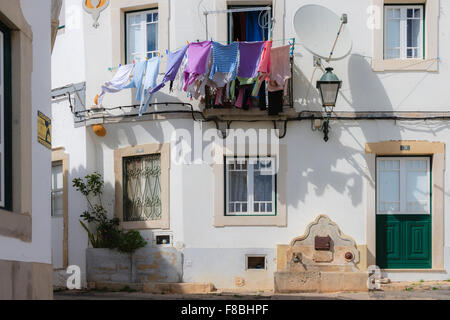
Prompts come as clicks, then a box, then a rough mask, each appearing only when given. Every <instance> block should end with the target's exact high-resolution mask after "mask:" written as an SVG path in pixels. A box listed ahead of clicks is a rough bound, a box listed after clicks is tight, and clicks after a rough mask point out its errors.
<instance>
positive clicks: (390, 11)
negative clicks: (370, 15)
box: [384, 5, 424, 59]
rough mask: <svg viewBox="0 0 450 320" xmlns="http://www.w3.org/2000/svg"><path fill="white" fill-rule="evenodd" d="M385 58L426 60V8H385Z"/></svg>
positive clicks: (409, 6) (404, 6) (405, 6)
mask: <svg viewBox="0 0 450 320" xmlns="http://www.w3.org/2000/svg"><path fill="white" fill-rule="evenodd" d="M384 58H385V59H421V58H424V6H423V5H385V6H384Z"/></svg>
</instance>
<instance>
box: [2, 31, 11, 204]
mask: <svg viewBox="0 0 450 320" xmlns="http://www.w3.org/2000/svg"><path fill="white" fill-rule="evenodd" d="M9 41H10V34H9V30H8V29H7V28H6V27H5V26H3V24H1V23H0V207H1V208H4V209H7V210H11V185H12V184H11V178H12V177H11V151H12V150H11V125H12V122H11V109H10V108H11V106H10V104H11V102H10V99H11V85H10V68H11V63H10V59H11V54H10V43H9Z"/></svg>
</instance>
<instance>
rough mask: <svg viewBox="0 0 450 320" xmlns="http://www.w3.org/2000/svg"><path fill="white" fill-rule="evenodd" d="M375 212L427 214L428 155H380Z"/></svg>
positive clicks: (428, 200) (429, 195) (428, 209)
mask: <svg viewBox="0 0 450 320" xmlns="http://www.w3.org/2000/svg"><path fill="white" fill-rule="evenodd" d="M377 167H378V174H377V178H378V183H377V185H378V190H377V195H378V197H377V198H378V199H377V208H378V210H377V211H378V212H377V213H378V214H430V212H431V209H430V200H431V191H430V184H431V183H430V158H428V157H403V158H390V157H389V158H387V157H380V158H378V161H377Z"/></svg>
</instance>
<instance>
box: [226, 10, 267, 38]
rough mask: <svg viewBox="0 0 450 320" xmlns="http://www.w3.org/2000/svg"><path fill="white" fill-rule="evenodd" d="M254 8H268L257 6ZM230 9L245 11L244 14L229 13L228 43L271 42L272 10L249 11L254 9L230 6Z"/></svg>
mask: <svg viewBox="0 0 450 320" xmlns="http://www.w3.org/2000/svg"><path fill="white" fill-rule="evenodd" d="M253 7H254V8H257V7H267V6H264V5H259V6H258V5H257V6H253ZM228 9H230V10H232V9H235V10H236V9H237V10H239V9H241V10H243V11H242V12H230V13H228V41H230V42H231V41H237V40H239V41H264V40H269V22H270V21H271V16H272V10H254V11H247V9H252V6H229V7H228ZM244 10H245V11H244Z"/></svg>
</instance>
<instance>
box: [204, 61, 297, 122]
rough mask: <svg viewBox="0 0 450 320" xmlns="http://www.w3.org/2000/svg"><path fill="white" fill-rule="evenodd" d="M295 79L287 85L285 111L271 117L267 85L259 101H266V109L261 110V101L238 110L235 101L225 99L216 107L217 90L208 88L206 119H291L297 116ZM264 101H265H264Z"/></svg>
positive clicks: (205, 102) (205, 109)
mask: <svg viewBox="0 0 450 320" xmlns="http://www.w3.org/2000/svg"><path fill="white" fill-rule="evenodd" d="M293 62H294V61H293V57H291V58H290V67H291V75H292V74H293ZM293 87H294V85H293V79H292V76H291V78H290V79H289V80H288V83H287V94H286V95H283V110H282V111H281V112H280V113H279V114H278V115H269V112H268V108H269V99H268V91H267V86H266V85H265V83H264V84H263V85H262V89H261V90H260V97H259V99H264V100H265V103H264V104H265V105H266V109H265V110H261V109H260V108H259V106H258V105H256V103H259V101H254V102H256V103H253V104H251V105H249V108H248V109H244V108H238V107H235V106H234V101H232V100H230V99H226V98H223V99H222V102H221V104H219V105H216V104H215V100H216V90H215V89H214V88H210V87H208V86H207V87H206V89H205V97H204V100H203V101H202V102H203V104H204V109H203V114H204V116H205V118H207V119H211V118H215V119H218V120H230V121H233V120H267V121H272V120H286V119H287V118H289V117H293V116H296V111H295V109H294V98H293ZM237 93H238V90H236V95H237ZM264 100H263V101H264Z"/></svg>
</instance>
